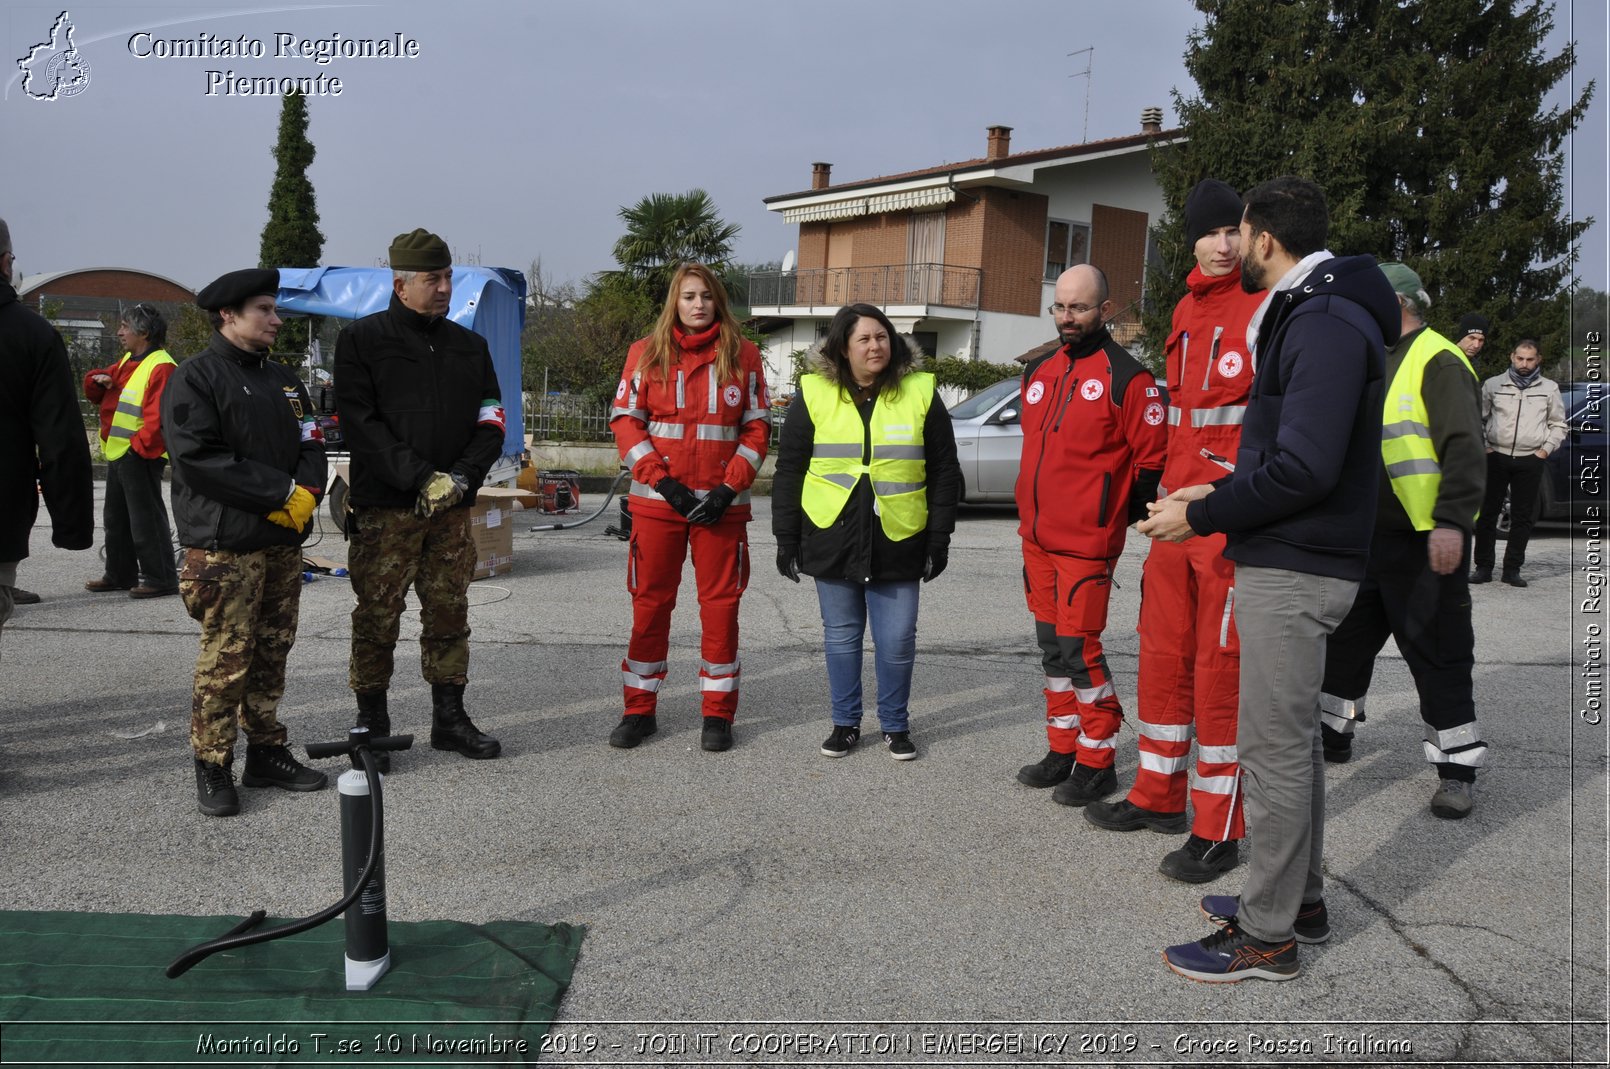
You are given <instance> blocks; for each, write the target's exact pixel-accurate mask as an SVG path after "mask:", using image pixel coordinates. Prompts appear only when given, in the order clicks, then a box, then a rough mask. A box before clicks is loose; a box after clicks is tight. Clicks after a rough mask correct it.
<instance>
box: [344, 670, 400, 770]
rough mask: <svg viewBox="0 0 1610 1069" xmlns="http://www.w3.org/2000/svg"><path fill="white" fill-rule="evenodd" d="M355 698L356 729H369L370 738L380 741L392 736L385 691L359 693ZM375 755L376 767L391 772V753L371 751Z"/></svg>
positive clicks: (356, 693)
mask: <svg viewBox="0 0 1610 1069" xmlns="http://www.w3.org/2000/svg"><path fill="white" fill-rule="evenodd" d="M353 697H355V698H357V699H358V720H357V723H356V724H355V725H354V726H355V727H360V728H368V729H369V737H370V738H371V739H378V738H381V737H383V736H386V735H390V734H391V716H390V714H388V713H387V712H386V692H385V691H383V690H370V691H362V690H360V691H357V692H355V693H354V694H353ZM369 752H370V753H372V754H373V755H374V758H375V767H376V768H378V769H379V770H380V771H382V772H390V771H391V751H389V750H370V751H369Z"/></svg>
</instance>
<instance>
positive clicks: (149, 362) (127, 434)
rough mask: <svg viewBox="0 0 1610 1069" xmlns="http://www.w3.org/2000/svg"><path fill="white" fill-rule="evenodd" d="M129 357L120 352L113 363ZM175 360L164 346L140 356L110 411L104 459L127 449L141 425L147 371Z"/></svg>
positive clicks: (129, 358) (149, 381)
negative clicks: (110, 418) (114, 406)
mask: <svg viewBox="0 0 1610 1069" xmlns="http://www.w3.org/2000/svg"><path fill="white" fill-rule="evenodd" d="M131 359H133V357H132V356H131V355H130V354H129V353H124V354H123V359H122V360H119V361H118V362H117V366H118V367H122V366H123V365H124V364H126V363H128V361H129V360H131ZM175 362H176V361H175V360H174V359H173V357H171V356H169V355H168V353H167V350H165V349H153V350H151V351H150V352H148V353H146V354H145V356H143V357H141V358H140V366H139V367H137V368H135V369H134V374H132V375H130V376H129V381H127V382H125V383H124V384H123V392H122V393H121V394H119V395H118V398H117V409H116V410H115V411H113V413H112V428H111V430H110V432H108V434H107V437H106V448H105V453H106V459H107V460H116V459H117V458H118V457H120V456H122V455H123V454H124V453H127V452H128V451H129V441H130V439H132V438H133V437H134V436H135V435H136V434H138V433H140V428H141V427H143V426H145V419H144V417H143V416H142V415H141V413H143V412H144V411H145V389H146V387H147V386H149V385H150V383H151V373H152V372H153V371H155V370H156V369H157V368H158V367H160V366H161V365H163V364H173V363H175ZM162 455H163V456H164V457H166V456H167V455H168V454H167V453H166V452H164V453H163V454H162Z"/></svg>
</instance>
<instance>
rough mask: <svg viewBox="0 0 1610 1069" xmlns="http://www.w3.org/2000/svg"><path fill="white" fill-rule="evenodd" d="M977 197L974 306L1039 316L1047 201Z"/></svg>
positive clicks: (1019, 195) (986, 193) (1009, 193)
mask: <svg viewBox="0 0 1610 1069" xmlns="http://www.w3.org/2000/svg"><path fill="white" fill-rule="evenodd" d="M982 193H983V206H984V227H983V231H984V232H985V233H986V234H987V235H988V240H987V241H986V242H984V245H983V249H982V255H981V257H980V259H979V262H978V263H979V266H980V267H982V268H983V269H984V279H983V292H982V293H981V294H980V295H979V307H980V308H981V309H982V310H983V311H986V312H1009V313H1012V314H1014V315H1038V314H1039V312H1040V292H1041V290H1040V286H1041V280H1042V276H1043V275H1044V273H1045V219H1046V208H1047V205H1048V204H1049V203H1050V202H1049V200H1048V199H1047V198H1046V197H1044V196H1042V195H1041V194H1039V193H1024V192H1019V191H1016V190H1009V189H985V190H983V191H982ZM1144 218H1145V217H1144V216H1142V219H1144ZM948 259H949V258H948V256H947V260H948ZM949 262H951V263H955V262H956V261H954V260H949Z"/></svg>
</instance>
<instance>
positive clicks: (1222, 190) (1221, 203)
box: [1185, 178, 1242, 245]
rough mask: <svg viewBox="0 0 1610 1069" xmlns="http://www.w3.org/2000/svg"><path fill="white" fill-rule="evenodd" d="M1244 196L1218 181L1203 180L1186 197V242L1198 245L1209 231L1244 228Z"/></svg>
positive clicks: (1213, 179)
mask: <svg viewBox="0 0 1610 1069" xmlns="http://www.w3.org/2000/svg"><path fill="white" fill-rule="evenodd" d="M1241 212H1242V204H1241V194H1239V193H1237V192H1236V191H1235V190H1234V189H1233V188H1232V187H1230V186H1229V185H1226V184H1225V183H1223V182H1221V181H1219V180H1218V179H1217V178H1204V179H1202V181H1200V182H1198V183H1197V184H1196V188H1195V189H1193V190H1191V192H1190V195H1188V196H1187V197H1186V198H1185V242H1186V244H1188V245H1195V244H1196V242H1197V239H1198V238H1200V237H1201V236H1202V235H1203V234H1206V233H1207V232H1208V231H1209V230H1217V229H1218V228H1219V227H1221V226H1240V225H1241Z"/></svg>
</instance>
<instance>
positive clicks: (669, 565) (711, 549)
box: [621, 507, 749, 720]
mask: <svg viewBox="0 0 1610 1069" xmlns="http://www.w3.org/2000/svg"><path fill="white" fill-rule="evenodd" d="M748 511H749V510H748V508H747V507H745V508H744V509H743V510H742V512H741V513H740V514H739V515H737V516H734V515H733V514H732V512H731V511H729V512H728V513H727V515H726V516H723V517H722V519H721V522H720V523H716V524H709V525H706V524H698V523H688V521H686V520H684V519H683V518H682V517H680V516H676V517H672V518H666V517H664V516H660V515H658V514H655V513H652V512H650V511H649V510H647V509H642V510H638V511H634V512H633V514H632V542H631V549H630V557H629V559H628V563H627V566H626V589H627V590H628V591H630V592H631V595H632V638H631V642H630V643H629V644H628V645H627V647H626V660H624V661H622V662H621V676H622V677H623V681H624V691H625V696H626V715H627V716H642V715H648V714H652V713H653V712H654V710H655V706H656V699H657V697H658V692H659V689H660V684H661V683H662V682H663V681H664V680H665V669H666V661H665V656H666V651H667V649H668V647H669V645H670V636H671V610H672V609H674V608H676V591H677V587H678V586H680V585H681V583H682V563H683V561H684V560H686V559H687V554H688V546H689V545H692V547H693V576H694V579H695V581H696V582H697V584H698V589H699V630H700V640H699V646H700V652H701V655H702V656H703V662H702V663H701V664H700V666H699V692H700V696H701V699H702V702H701V704H702V705H703V709H704V715H705V716H719V717H721V718H722V719H724V720H731V719H732V717H733V714H734V713H736V712H737V711H738V599H739V598H740V596H741V595H742V594H743V592H744V588H745V587H746V586H748V585H749V516H748V515H747V513H748Z"/></svg>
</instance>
